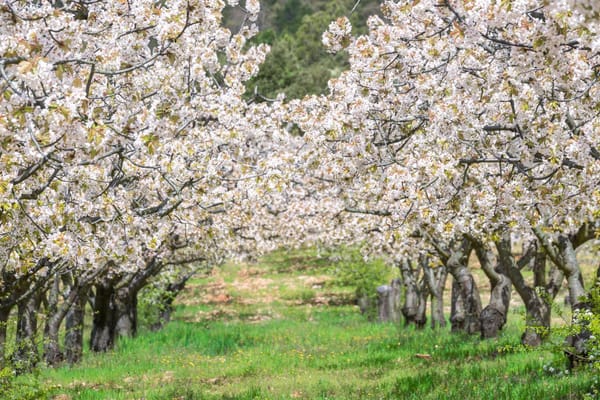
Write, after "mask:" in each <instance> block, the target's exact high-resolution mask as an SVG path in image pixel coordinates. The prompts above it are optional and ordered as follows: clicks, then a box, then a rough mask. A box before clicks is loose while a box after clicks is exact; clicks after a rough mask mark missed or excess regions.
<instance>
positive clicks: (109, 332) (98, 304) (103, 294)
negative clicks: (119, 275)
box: [90, 279, 116, 352]
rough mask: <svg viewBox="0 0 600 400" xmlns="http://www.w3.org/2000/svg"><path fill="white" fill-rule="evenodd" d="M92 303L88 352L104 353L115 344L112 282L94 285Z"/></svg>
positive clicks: (104, 281) (107, 281) (106, 281)
mask: <svg viewBox="0 0 600 400" xmlns="http://www.w3.org/2000/svg"><path fill="white" fill-rule="evenodd" d="M94 289H95V291H94V296H93V301H92V305H93V307H92V311H93V317H92V333H91V336H90V350H92V351H95V352H106V351H108V350H110V349H112V348H113V346H114V344H115V326H116V312H115V307H114V301H113V297H114V295H115V290H114V288H113V281H111V280H108V279H105V280H103V281H102V282H99V283H97V284H96V285H94Z"/></svg>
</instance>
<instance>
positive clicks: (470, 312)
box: [446, 238, 481, 334]
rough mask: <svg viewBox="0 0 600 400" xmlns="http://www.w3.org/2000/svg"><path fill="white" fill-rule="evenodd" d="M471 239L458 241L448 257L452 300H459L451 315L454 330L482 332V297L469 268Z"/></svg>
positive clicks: (471, 332)
mask: <svg viewBox="0 0 600 400" xmlns="http://www.w3.org/2000/svg"><path fill="white" fill-rule="evenodd" d="M471 251H472V247H471V241H470V240H468V239H467V238H463V239H461V240H459V241H456V242H455V243H454V244H453V246H452V249H451V253H450V256H449V257H448V259H447V262H446V266H447V267H448V272H450V274H451V275H452V277H453V278H454V282H453V283H452V301H453V302H457V303H456V304H455V305H454V307H453V310H454V311H455V313H454V314H453V315H452V316H451V318H450V322H451V324H452V331H464V332H466V333H468V334H474V333H480V332H481V322H480V321H479V315H480V314H481V298H480V296H479V290H478V289H477V284H476V283H475V279H473V275H472V274H471V271H469V268H468V262H469V256H470V254H471Z"/></svg>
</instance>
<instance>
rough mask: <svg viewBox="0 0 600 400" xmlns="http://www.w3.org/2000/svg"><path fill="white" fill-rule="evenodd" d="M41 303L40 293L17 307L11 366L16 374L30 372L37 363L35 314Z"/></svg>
mask: <svg viewBox="0 0 600 400" xmlns="http://www.w3.org/2000/svg"><path fill="white" fill-rule="evenodd" d="M41 302H42V296H41V294H40V293H36V294H34V295H33V296H31V297H30V298H29V299H28V300H27V301H25V302H23V303H19V304H18V305H17V309H18V312H17V332H16V348H15V353H14V354H13V364H14V365H15V369H16V370H17V372H19V373H21V372H30V371H31V370H32V369H33V368H34V367H35V366H36V365H37V363H38V361H39V356H40V355H39V351H38V343H37V340H36V339H37V330H38V329H37V328H38V326H37V322H38V320H37V313H38V311H39V308H40V304H41Z"/></svg>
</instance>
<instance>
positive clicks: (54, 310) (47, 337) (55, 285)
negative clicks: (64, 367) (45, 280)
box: [44, 274, 63, 365]
mask: <svg viewBox="0 0 600 400" xmlns="http://www.w3.org/2000/svg"><path fill="white" fill-rule="evenodd" d="M59 293H60V277H59V276H58V274H56V275H54V277H53V279H52V285H51V287H50V290H49V292H48V298H47V307H46V308H47V309H46V315H47V316H46V324H45V327H44V359H45V360H46V363H47V364H48V365H57V364H59V363H60V362H61V361H62V360H63V353H62V351H61V350H60V344H59V342H58V332H59V329H60V322H61V320H60V319H59V318H58V313H59V306H58V301H59Z"/></svg>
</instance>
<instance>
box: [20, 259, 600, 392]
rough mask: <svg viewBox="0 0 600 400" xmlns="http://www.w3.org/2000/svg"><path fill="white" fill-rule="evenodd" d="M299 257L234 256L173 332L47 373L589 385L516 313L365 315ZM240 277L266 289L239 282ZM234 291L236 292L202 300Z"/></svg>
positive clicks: (388, 384) (86, 378)
mask: <svg viewBox="0 0 600 400" xmlns="http://www.w3.org/2000/svg"><path fill="white" fill-rule="evenodd" d="M304 252H308V251H307V250H304ZM302 254H303V253H300V255H298V254H296V255H295V258H294V259H293V260H292V261H290V260H288V259H286V258H285V257H284V256H283V255H282V254H275V255H271V256H270V257H271V258H270V259H269V262H267V263H265V264H264V266H252V267H251V268H253V269H255V270H253V272H252V273H251V274H249V272H248V271H249V270H248V267H247V266H243V267H241V266H235V265H229V266H227V267H226V268H224V269H222V270H220V271H219V272H218V273H217V274H215V275H213V276H211V277H209V278H202V279H198V280H195V281H193V282H192V284H191V285H190V287H189V288H188V290H187V291H186V293H184V294H183V295H182V296H181V298H180V299H178V306H177V313H176V318H175V321H173V322H172V323H171V324H169V325H168V326H167V327H166V328H165V329H164V330H162V331H160V332H156V333H151V332H144V333H142V334H141V335H139V336H138V337H137V338H135V339H122V340H120V341H119V343H118V346H117V349H116V350H115V351H113V352H110V353H107V354H99V355H92V354H86V357H85V359H84V361H83V362H82V363H81V364H80V365H78V366H76V367H73V368H69V367H62V368H59V369H43V370H42V371H41V372H40V375H39V377H38V381H39V382H41V383H42V384H43V385H45V386H46V387H47V388H49V390H50V397H49V398H57V399H60V400H65V399H98V400H99V399H297V398H302V399H495V400H499V399H578V398H582V396H583V395H584V394H585V393H586V392H589V391H590V390H591V389H590V388H591V387H592V381H593V379H594V376H593V374H592V373H591V372H586V371H578V372H577V373H574V374H568V375H567V374H564V373H560V374H556V373H554V374H549V373H547V372H545V370H544V366H548V365H552V366H553V367H554V368H556V369H557V370H564V361H563V360H561V359H560V357H557V356H555V355H553V354H552V353H551V352H550V351H548V350H547V349H546V350H543V349H542V350H527V349H524V348H522V347H521V346H520V345H519V336H520V333H521V329H522V325H523V324H522V320H521V317H520V316H519V315H518V313H514V312H513V313H511V315H510V322H509V325H508V326H507V328H506V329H505V330H504V331H503V332H502V334H501V336H500V337H499V338H498V339H495V340H488V341H481V340H479V339H478V338H476V337H466V336H464V335H457V334H451V333H450V332H449V331H448V330H442V331H431V330H429V329H425V330H422V331H416V330H414V329H412V328H411V329H403V328H400V327H398V326H395V325H393V324H376V323H372V322H368V321H367V320H366V319H365V318H364V317H363V316H361V315H360V314H359V312H358V310H357V307H355V306H352V305H340V306H325V305H319V304H317V303H315V301H316V300H317V299H319V298H321V297H323V296H327V295H328V293H330V291H331V287H329V286H328V285H323V287H319V285H314V284H313V282H314V280H313V281H311V280H309V279H306V278H305V277H306V276H307V275H308V274H307V271H310V274H309V275H310V276H312V277H317V278H318V277H321V276H322V275H323V274H326V271H327V270H328V268H329V267H328V265H327V264H328V263H326V262H322V261H320V263H317V264H315V265H316V266H313V267H306V268H305V267H303V268H296V267H293V266H294V265H305V264H308V262H309V261H310V260H311V257H313V255H311V254H310V253H309V254H308V255H306V254H304V255H306V257H305V258H302ZM277 263H282V264H283V266H278V265H277ZM243 271H245V272H243ZM244 276H246V277H248V276H250V278H248V279H250V280H243V277H244ZM253 277H254V278H256V280H255V281H252V279H253ZM267 278H268V279H269V281H266V280H265V279H267ZM261 279H262V280H261ZM215 282H225V284H224V285H213V284H214V283H215ZM240 282H246V283H248V282H254V283H255V284H256V285H259V286H260V285H262V286H261V287H265V288H266V289H265V290H262V289H261V290H255V291H253V290H251V289H252V288H251V286H248V287H246V288H240V287H235V285H238V286H239V285H240ZM294 282H295V284H294ZM211 285H212V286H211ZM215 288H217V289H215ZM343 289H344V288H340V290H343ZM225 292H227V293H234V292H235V293H237V294H236V295H235V296H231V299H230V300H227V301H223V302H219V301H218V300H214V301H208V302H203V301H204V300H203V299H207V298H209V297H207V296H208V295H211V296H213V297H212V298H214V299H218V298H220V297H219V296H221V295H222V294H223V293H225ZM252 293H255V294H254V296H255V297H254V298H253V297H252V296H253V295H252ZM265 293H269V294H270V295H271V296H272V298H270V299H269V301H266V300H265V299H264V296H265ZM221 297H223V296H221ZM261 300H265V301H261ZM243 301H250V304H247V303H245V302H243ZM215 310H221V311H222V312H223V313H222V314H219V313H216V314H214V311H215ZM211 312H213V314H214V315H212V314H211ZM418 355H419V356H418ZM423 355H426V356H423ZM21 379H31V377H26V378H21ZM60 396H62V397H60Z"/></svg>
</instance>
